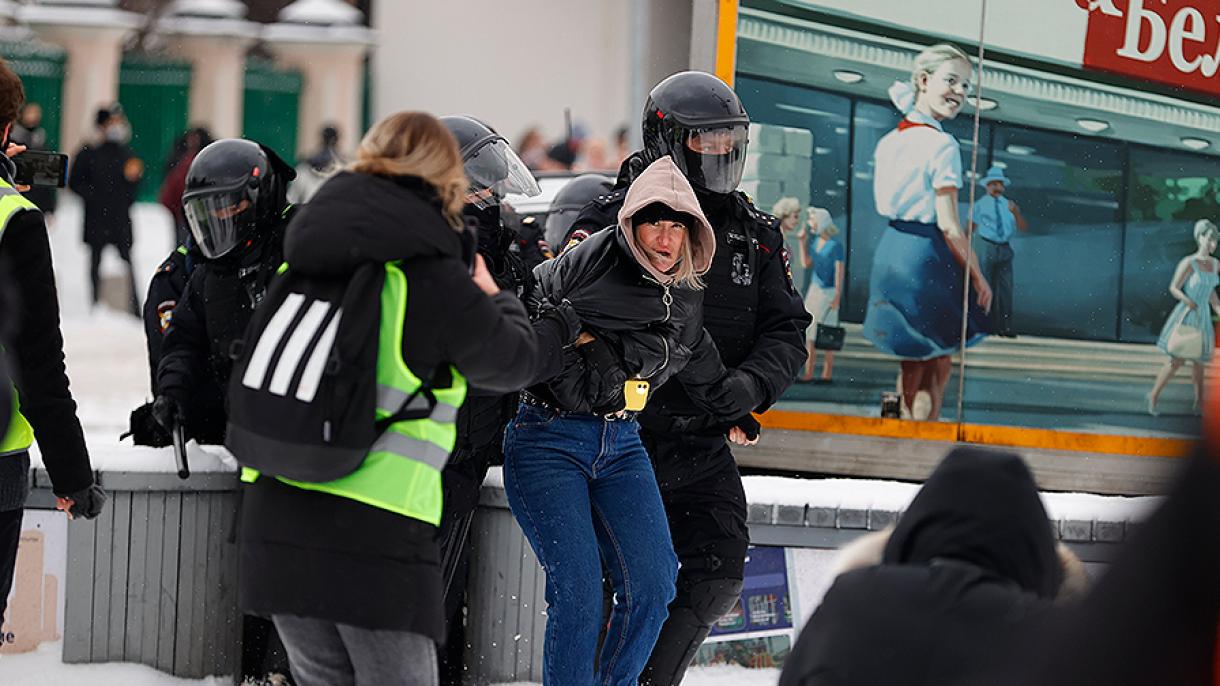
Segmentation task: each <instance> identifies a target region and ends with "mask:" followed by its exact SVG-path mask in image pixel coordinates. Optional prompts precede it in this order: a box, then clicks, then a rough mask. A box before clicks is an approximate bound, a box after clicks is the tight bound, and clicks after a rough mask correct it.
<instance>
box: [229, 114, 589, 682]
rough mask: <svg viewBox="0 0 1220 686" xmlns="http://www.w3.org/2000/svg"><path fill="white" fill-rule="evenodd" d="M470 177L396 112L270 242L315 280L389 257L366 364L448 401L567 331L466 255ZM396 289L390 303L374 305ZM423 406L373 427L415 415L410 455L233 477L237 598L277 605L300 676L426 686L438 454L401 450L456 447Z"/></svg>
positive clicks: (544, 354) (525, 377) (274, 612)
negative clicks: (533, 314) (530, 309)
mask: <svg viewBox="0 0 1220 686" xmlns="http://www.w3.org/2000/svg"><path fill="white" fill-rule="evenodd" d="M468 186H469V182H468V181H467V179H466V176H465V175H464V174H463V170H462V156H461V154H460V153H459V151H458V146H457V143H456V142H455V141H454V138H453V136H452V135H451V134H450V133H449V131H448V130H446V129H445V127H444V126H443V125H442V124H441V123H440V122H439V121H438V120H437V119H436V118H434V117H432V116H431V115H428V114H425V113H422V112H399V113H397V114H393V115H390V116H389V117H387V118H385V119H383V120H382V121H380V122H378V123H377V124H376V125H375V126H374V127H373V128H372V129H371V130H370V131H369V133H368V134H367V135H366V136H365V138H364V140H363V141H362V142H361V144H360V148H359V150H358V151H357V159H356V161H355V162H354V163H353V164H352V165H351V166H350V167H349V168H348V169H347V170H345V171H342V172H340V173H338V174H336V175H335V176H332V177H331V178H330V179H328V180H327V181H326V183H325V184H323V185H322V187H321V188H319V189H318V191H317V193H316V194H315V195H314V196H313V199H312V200H311V201H310V203H309V204H308V205H307V206H306V207H304V208H303V209H302V210H301V211H300V213H299V214H297V215H296V217H294V218H293V221H292V223H291V224H290V225H289V227H288V230H287V234H286V236H285V239H284V254H285V258H286V259H287V262H288V264H289V265H290V269H291V270H292V271H293V272H295V273H298V274H304V275H307V276H311V277H315V278H336V277H342V276H344V275H346V274H351V273H355V272H356V271H357V270H358V269H360V268H361V266H362V265H366V264H369V263H374V264H382V263H393V264H392V267H387V268H386V271H385V273H386V277H385V281H386V284H387V286H386V289H387V290H383V292H382V297H381V302H382V311H381V315H382V325H381V328H382V331H381V337H380V341H381V342H380V344H379V350H378V367H379V369H380V368H381V367H382V364H381V363H382V360H383V359H385V360H387V362H386V367H387V368H392V369H394V370H397V371H395V372H392V373H393V374H398V375H400V376H402V377H411V376H412V375H413V377H415V378H417V379H418V380H419V381H417V382H416V383H417V384H418V383H421V382H422V383H425V384H426V388H427V394H428V395H429V396H432V395H435V397H437V398H438V399H440V398H442V397H444V398H448V399H449V400H447V401H445V403H444V404H445V405H446V406H447V407H450V408H451V407H452V406H453V405H455V404H457V405H460V404H461V402H462V400H461V398H462V397H463V396H464V390H465V387H466V386H465V384H466V382H468V383H469V384H470V385H473V386H477V387H478V388H480V389H483V390H486V391H489V392H499V393H507V392H511V391H514V390H516V389H519V388H521V387H522V386H524V385H525V384H526V383H527V382H528V381H529V380H530V379H533V378H534V377H535V376H536V375H537V374H538V373H539V369H541V368H542V367H543V361H545V360H549V359H551V358H552V357H557V356H560V355H561V354H562V348H563V346H564V345H567V344H569V343H571V342H572V341H573V340H574V339H575V337H576V333H577V322H576V320H575V318H574V316H570V309H569V308H566V306H561V307H559V308H556V309H555V310H553V311H552V312H551V313H550V314H548V315H547V316H546V317H543V318H541V319H539V320H538V321H535V322H534V323H533V326H532V327H531V325H530V321H529V318H528V316H527V314H526V311H525V307H524V306H523V305H522V304H521V302H520V300H518V298H517V297H516V295H515V294H512V293H508V292H500V290H499V288H498V287H497V286H496V284H495V281H494V280H493V279H492V277H491V275H490V274H489V273H488V270H487V267H486V266H485V265H484V264H483V261H482V258H481V257H476V258H475V259H474V261H473V263H468V262H467V261H466V259H465V258H464V256H465V255H467V254H469V251H468V250H467V249H465V248H464V247H463V246H464V244H466V245H472V244H473V238H472V237H470V236H468V235H466V234H464V228H463V227H464V224H463V222H462V206H463V204H464V203H465V201H466V200H465V198H466V192H467V188H468ZM464 239H465V240H464ZM394 284H401V285H399V286H394ZM394 293H397V294H398V297H397V298H395V297H394V296H393V294H394ZM372 297H373V298H376V297H377V295H376V294H373V295H372ZM394 302H398V303H401V304H400V305H398V307H401V308H402V309H401V311H400V310H397V309H393V308H394V307H395V306H394V305H389V306H390V307H391V309H390V310H388V311H387V310H386V309H385V307H387V303H394ZM387 346H389V347H387ZM454 370H456V373H455V371H454ZM379 378H380V377H379ZM395 378H398V377H397V376H396V377H395ZM463 379H464V381H463ZM404 395H405V393H404ZM436 407H437V408H440V411H441V414H434V416H430V417H428V418H427V419H426V420H404V421H402V422H396V423H394V424H391V425H390V426H389V427H387V428H386V429H385V431H386V432H394V431H397V428H398V427H399V426H400V425H403V424H406V423H408V422H409V421H428V422H430V423H429V425H428V428H427V435H428V436H429V442H425V441H421V440H415V439H412V440H414V443H411V442H407V443H403V442H402V441H399V443H401V444H403V445H405V446H406V447H404V448H403V449H404V450H407V449H409V450H410V451H411V453H410V454H401V455H400V454H398V453H393V452H386V451H388V450H390V448H388V447H386V448H383V449H382V451H381V452H378V451H377V446H379V445H381V443H380V442H379V443H377V444H374V450H372V451H371V452H370V453H369V455H367V456H365V459H364V460H363V462H362V463H361V465H360V466H359V467H358V468H357V469H356V471H354V472H352V473H351V474H349V475H347V476H344V477H342V478H340V479H337V480H335V481H332V482H325V483H302V482H299V481H288V480H285V479H280V478H274V477H271V476H268V475H261V476H257V478H254V479H253V481H252V483H250V484H249V485H248V486H247V492H246V494H245V501H244V503H243V510H242V513H241V526H240V555H241V575H240V580H239V587H240V603H241V605H242V607H243V608H244V609H246V610H247V611H249V612H252V613H258V614H263V615H270V616H271V617H272V618H273V619H274V621H275V625H276V628H277V629H279V632H280V636H281V638H282V639H283V641H284V645H285V647H286V648H287V649H288V656H289V660H290V662H291V665H292V674H293V677H294V678H295V679H296V683H297V684H300V685H301V686H336V685H342V684H350V685H355V686H374V685H376V686H386V685H389V684H395V685H409V686H431V685H434V684H436V683H437V673H436V655H435V646H436V643H437V642H438V641H441V640H443V637H444V624H445V623H444V617H443V611H442V599H443V597H444V593H443V589H442V582H441V569H440V559H439V558H440V555H439V552H438V550H437V541H436V539H437V525H438V524H439V522H440V502H441V490H440V488H441V487H440V468H441V466H443V465H436V464H433V463H431V462H430V461H429V460H430V458H429V457H425V455H429V454H430V453H424V454H419V453H416V452H415V451H419V450H423V449H426V450H428V451H431V450H432V448H431V447H426V446H430V445H436V446H437V447H440V448H441V449H442V450H445V451H452V449H453V442H454V434H455V429H454V428H453V426H452V419H445V418H444V416H443V413H445V412H449V411H450V410H446V409H445V408H441V403H440V402H438V403H437V405H436ZM373 420H374V417H369V422H370V423H372V422H373ZM398 435H403V434H401V433H399V434H398ZM387 445H390V444H387ZM420 445H424V446H425V448H421V447H420ZM416 455H417V456H416ZM374 456H376V457H374ZM387 456H390V457H391V458H392V459H389V460H387V459H385V458H386V457H387ZM442 463H443V459H442ZM387 469H388V470H389V471H387ZM408 469H409V470H410V471H406V470H408ZM243 480H245V481H250V479H249V478H248V477H247V476H246V475H245V474H243Z"/></svg>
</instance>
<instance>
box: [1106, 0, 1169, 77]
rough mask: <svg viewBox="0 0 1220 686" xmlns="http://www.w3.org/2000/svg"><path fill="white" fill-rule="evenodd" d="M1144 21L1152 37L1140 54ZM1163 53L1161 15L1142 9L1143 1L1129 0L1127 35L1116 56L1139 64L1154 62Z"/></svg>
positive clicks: (1163, 32) (1163, 26)
mask: <svg viewBox="0 0 1220 686" xmlns="http://www.w3.org/2000/svg"><path fill="white" fill-rule="evenodd" d="M1145 21H1147V22H1148V26H1149V27H1150V28H1151V29H1152V35H1151V36H1150V39H1149V41H1148V49H1147V50H1145V51H1142V52H1141V51H1140V36H1141V35H1142V34H1143V32H1144V31H1143V29H1144V22H1145ZM1164 52H1165V22H1164V20H1162V19H1161V15H1159V14H1157V13H1156V12H1152V11H1150V10H1146V9H1144V0H1131V1H1130V2H1129V3H1127V35H1126V37H1125V38H1124V40H1123V47H1121V48H1119V50H1118V53H1117V54H1118V55H1119V56H1120V57H1128V58H1130V59H1133V60H1139V61H1141V62H1155V61H1157V60H1158V59H1160V57H1161V55H1162V54H1164Z"/></svg>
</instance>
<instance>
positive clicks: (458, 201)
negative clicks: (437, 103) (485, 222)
mask: <svg viewBox="0 0 1220 686" xmlns="http://www.w3.org/2000/svg"><path fill="white" fill-rule="evenodd" d="M349 168H350V169H351V170H352V171H354V172H359V173H361V174H377V175H380V176H414V177H417V178H419V179H421V180H423V181H424V182H426V183H427V184H429V185H430V186H432V187H433V188H434V189H435V190H436V194H437V197H439V198H440V201H441V213H442V214H443V215H445V220H446V221H447V222H449V225H450V226H452V227H453V228H454V230H456V231H462V230H464V227H465V224H464V222H463V221H462V206H463V205H465V204H466V190H467V188H468V186H469V182H468V181H467V180H466V174H465V173H464V172H463V170H462V153H461V152H460V151H459V150H458V145H457V141H456V140H454V138H453V134H451V133H449V129H446V128H445V125H444V124H441V122H440V120H438V119H437V118H436V117H434V116H432V115H430V114H428V113H427V112H395V113H394V114H391V115H390V116H388V117H386V118H385V119H382V120H381V121H379V122H377V123H376V124H374V125H373V128H371V129H369V132H368V133H366V134H365V135H364V140H362V141H360V147H359V148H357V150H356V160H355V161H354V162H352V164H351V166H350V167H349Z"/></svg>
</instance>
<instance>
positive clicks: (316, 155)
mask: <svg viewBox="0 0 1220 686" xmlns="http://www.w3.org/2000/svg"><path fill="white" fill-rule="evenodd" d="M318 138H319V145H318V149H317V150H315V151H314V152H313V153H311V154H310V155H309V156H308V157H306V158H305V159H304V160H303V161H302V162H300V163H299V164H297V178H296V180H295V181H293V182H292V185H291V186H290V187H289V188H288V201H289V202H291V203H293V204H297V205H299V204H302V203H307V202H309V199H310V198H312V197H313V194H314V193H317V192H318V188H319V187H320V186H321V185H322V183H323V182H325V181H326V180H327V179H329V178H330V177H331V176H332V175H333V174H334V173H335V172H337V171H339V168H340V167H342V166H343V165H344V164H345V163H346V162H347V160H345V159H344V158H343V154H342V153H340V152H339V129H338V127H336V126H335V125H333V124H327V125H326V126H323V127H322V130H321V131H319V132H318Z"/></svg>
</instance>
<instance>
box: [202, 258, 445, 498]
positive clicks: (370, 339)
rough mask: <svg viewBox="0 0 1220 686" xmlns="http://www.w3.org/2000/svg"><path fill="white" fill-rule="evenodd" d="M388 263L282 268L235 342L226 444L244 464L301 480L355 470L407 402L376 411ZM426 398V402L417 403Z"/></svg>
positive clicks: (414, 413)
mask: <svg viewBox="0 0 1220 686" xmlns="http://www.w3.org/2000/svg"><path fill="white" fill-rule="evenodd" d="M384 281H385V265H384V264H381V263H368V264H365V265H362V266H361V267H359V268H358V269H357V270H356V271H355V272H353V273H351V274H346V275H341V276H333V277H319V276H312V275H304V274H299V273H296V272H294V271H292V270H291V269H288V270H286V271H284V272H282V273H280V274H278V275H277V276H276V277H275V278H274V279H273V280H272V282H271V285H270V286H269V287H268V289H267V295H266V297H265V298H264V300H263V302H262V303H261V304H260V305H259V307H258V309H257V310H255V312H254V315H253V317H252V318H251V319H250V324H249V326H248V327H247V329H246V334H245V338H244V339H243V341H242V342H241V343H240V344H239V345H237V346H235V355H234V360H235V361H234V365H233V373H232V375H231V376H230V379H229V424H228V429H227V435H226V438H225V446H226V447H227V448H228V449H229V451H230V452H232V453H233V456H234V457H236V458H237V461H238V462H240V463H241V464H242V465H244V466H247V467H251V468H254V469H257V470H258V471H260V472H262V473H265V474H268V475H272V476H282V477H285V478H289V479H293V480H296V481H305V482H312V483H321V482H326V481H333V480H335V479H338V478H340V477H342V476H345V475H347V474H350V473H351V472H353V471H355V470H356V469H357V468H358V467H359V466H360V464H361V463H362V462H363V461H364V457H365V455H366V454H367V453H368V451H369V448H370V447H371V446H372V445H373V443H374V441H376V440H377V437H378V436H380V435H381V432H382V431H383V430H384V429H385V428H386V427H388V426H389V425H390V424H391V423H393V422H397V421H401V420H404V419H413V418H419V417H426V416H428V415H429V414H430V412H431V407H430V406H431V405H432V404H433V403H432V402H429V403H427V405H429V407H427V408H425V409H413V410H410V411H407V410H406V409H405V408H406V407H407V405H408V404H410V402H411V401H412V400H414V399H415V397H416V396H418V395H420V394H421V393H422V394H424V395H425V396H426V397H428V399H429V400H430V401H431V393H428V392H427V389H426V388H425V389H421V391H419V392H417V393H416V394H414V395H412V396H411V397H410V398H408V399H407V401H406V402H404V403H403V406H402V409H400V410H399V412H398V413H396V414H395V415H393V416H391V417H388V418H386V419H383V420H381V421H377V420H376V409H377V407H376V405H377V345H378V341H379V338H380V336H379V333H380V326H381V288H382V284H383V283H384ZM416 407H418V404H417V405H416Z"/></svg>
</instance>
